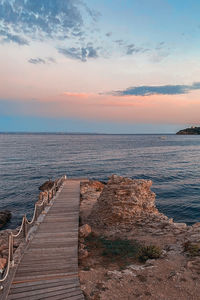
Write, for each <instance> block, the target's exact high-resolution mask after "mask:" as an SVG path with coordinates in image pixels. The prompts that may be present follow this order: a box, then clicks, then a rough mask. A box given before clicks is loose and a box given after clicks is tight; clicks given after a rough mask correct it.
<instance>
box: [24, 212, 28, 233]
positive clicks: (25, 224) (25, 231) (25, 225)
mask: <svg viewBox="0 0 200 300" xmlns="http://www.w3.org/2000/svg"><path fill="white" fill-rule="evenodd" d="M26 237H27V223H26V215H24V238H26Z"/></svg>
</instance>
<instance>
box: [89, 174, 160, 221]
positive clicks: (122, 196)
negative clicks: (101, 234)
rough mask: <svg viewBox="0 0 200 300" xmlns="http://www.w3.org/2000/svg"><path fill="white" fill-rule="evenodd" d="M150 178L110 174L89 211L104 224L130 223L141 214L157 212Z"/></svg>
mask: <svg viewBox="0 0 200 300" xmlns="http://www.w3.org/2000/svg"><path fill="white" fill-rule="evenodd" d="M151 185H152V181H151V180H139V179H134V180H133V179H130V178H125V177H121V176H117V175H112V176H111V177H110V179H109V181H108V183H107V185H105V187H104V189H103V191H102V193H101V195H100V197H99V199H98V201H97V203H96V204H95V205H94V208H93V210H92V212H91V215H92V216H93V218H94V216H96V218H97V222H100V223H101V224H102V223H104V225H113V224H117V223H125V224H126V223H132V222H135V221H136V216H140V215H141V214H146V213H148V214H152V213H153V214H159V212H158V210H157V208H156V207H155V193H153V192H152V191H151V190H150V187H151Z"/></svg>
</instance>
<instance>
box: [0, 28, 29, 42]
mask: <svg viewBox="0 0 200 300" xmlns="http://www.w3.org/2000/svg"><path fill="white" fill-rule="evenodd" d="M0 41H1V43H10V42H13V43H16V44H18V45H20V46H24V45H29V42H28V41H27V40H26V39H25V38H24V37H22V36H20V35H17V34H12V33H9V32H6V30H0Z"/></svg>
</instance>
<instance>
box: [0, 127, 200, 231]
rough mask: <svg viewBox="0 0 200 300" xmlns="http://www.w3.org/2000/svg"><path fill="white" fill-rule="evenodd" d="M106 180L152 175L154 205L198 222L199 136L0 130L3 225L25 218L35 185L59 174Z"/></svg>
mask: <svg viewBox="0 0 200 300" xmlns="http://www.w3.org/2000/svg"><path fill="white" fill-rule="evenodd" d="M65 174H66V175H67V176H68V177H70V178H76V177H84V178H89V179H95V180H101V181H107V180H108V178H109V176H111V175H112V174H118V175H122V176H126V177H130V178H134V179H150V180H152V182H153V184H152V191H154V192H155V193H156V205H157V207H158V209H159V210H160V211H161V212H162V213H164V214H166V215H167V216H168V217H170V218H173V219H174V220H175V221H176V222H185V223H187V224H188V225H192V224H193V223H195V222H200V136H192V135H191V136H184V135H164V136H163V135H103V134H102V135H101V134H96V135H95V134H16V133H15V134H0V210H5V209H8V210H10V211H11V212H12V219H11V221H10V222H9V223H8V224H7V225H6V227H4V229H5V228H15V227H16V226H18V225H20V223H21V220H22V216H23V215H24V214H27V216H28V217H29V218H31V216H32V213H33V209H34V203H35V202H36V200H37V199H38V194H39V190H38V187H39V186H40V185H41V184H42V183H44V182H45V181H46V180H48V179H52V180H53V179H55V178H58V177H60V176H62V175H65Z"/></svg>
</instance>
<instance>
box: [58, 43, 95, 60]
mask: <svg viewBox="0 0 200 300" xmlns="http://www.w3.org/2000/svg"><path fill="white" fill-rule="evenodd" d="M58 51H59V52H60V53H61V54H63V55H65V56H66V57H69V58H72V59H76V60H81V61H82V62H86V61H87V60H88V59H89V58H98V53H97V49H95V48H94V47H93V46H92V45H91V44H89V45H87V46H86V47H81V48H80V47H78V48H75V47H71V48H58Z"/></svg>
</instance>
